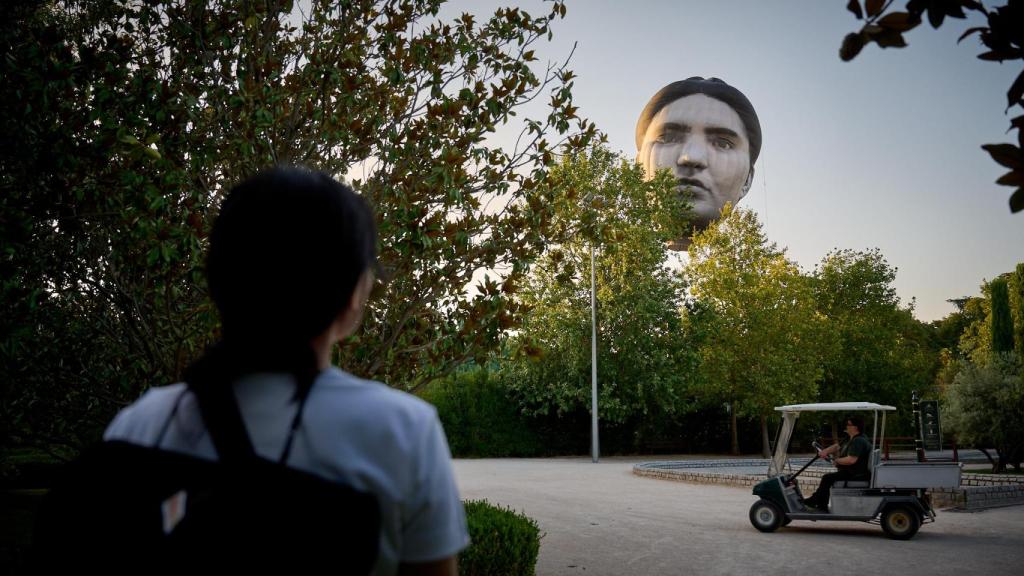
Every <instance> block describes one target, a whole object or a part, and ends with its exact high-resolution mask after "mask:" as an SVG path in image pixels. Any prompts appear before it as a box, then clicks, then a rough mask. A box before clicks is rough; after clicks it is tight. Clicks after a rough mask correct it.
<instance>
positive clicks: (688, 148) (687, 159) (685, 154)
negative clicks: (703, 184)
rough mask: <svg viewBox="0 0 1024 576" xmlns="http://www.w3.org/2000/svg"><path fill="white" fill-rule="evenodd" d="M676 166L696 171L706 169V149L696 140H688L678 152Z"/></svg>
mask: <svg viewBox="0 0 1024 576" xmlns="http://www.w3.org/2000/svg"><path fill="white" fill-rule="evenodd" d="M676 164H677V165H679V166H684V167H687V168H693V169H697V170H699V169H701V168H706V167H707V165H708V153H707V147H706V146H705V145H704V143H703V142H700V141H699V139H697V138H688V139H687V140H686V143H685V144H683V148H682V149H681V150H680V151H679V158H676Z"/></svg>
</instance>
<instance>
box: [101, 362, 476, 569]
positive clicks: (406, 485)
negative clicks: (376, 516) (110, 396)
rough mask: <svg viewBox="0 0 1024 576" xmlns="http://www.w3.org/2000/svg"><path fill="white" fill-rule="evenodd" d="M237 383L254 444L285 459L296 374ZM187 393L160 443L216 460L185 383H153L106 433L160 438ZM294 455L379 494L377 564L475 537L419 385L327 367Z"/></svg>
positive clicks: (300, 463)
mask: <svg viewBox="0 0 1024 576" xmlns="http://www.w3.org/2000/svg"><path fill="white" fill-rule="evenodd" d="M234 390H235V395H236V397H237V398H238V406H239V409H240V410H241V412H242V418H243V420H244V421H245V424H246V428H247V429H248V432H249V437H250V438H251V440H252V444H253V448H254V449H255V450H256V453H257V454H259V455H260V456H263V457H264V458H267V459H269V460H273V461H275V462H276V461H277V460H278V459H279V458H280V455H281V453H282V451H283V449H284V443H285V440H286V439H287V436H288V430H289V427H290V426H291V422H292V419H293V418H294V416H295V410H296V409H297V403H296V402H295V401H294V391H295V380H294V378H293V377H291V376H290V375H286V374H251V375H248V376H245V377H243V378H242V379H240V380H239V381H238V382H236V383H235V385H234ZM179 399H180V406H179V407H178V411H177V414H176V415H175V416H174V421H173V422H171V423H170V425H169V427H168V428H167V432H166V433H165V434H164V437H163V439H162V440H161V442H160V448H163V449H165V450H171V451H175V452H183V453H185V454H189V455H192V456H197V457H202V458H209V459H211V460H215V459H216V457H217V452H216V450H215V449H214V447H213V443H212V442H211V440H210V436H209V435H208V434H207V433H206V428H205V427H204V426H203V422H202V419H201V417H200V415H199V406H198V404H197V403H196V398H195V396H194V395H193V394H192V393H191V392H187V391H186V385H185V384H183V383H179V384H173V385H171V386H164V387H160V388H152V389H150V390H149V391H147V392H146V393H145V394H144V395H143V396H142V398H140V399H139V400H138V401H137V402H135V403H134V404H132V405H131V406H128V407H127V408H125V409H124V410H122V411H121V412H120V413H119V414H118V415H117V416H116V417H115V418H114V421H113V422H111V424H110V426H109V427H108V428H107V431H106V433H105V434H104V438H105V439H107V440H124V441H128V442H131V443H134V444H141V445H145V446H153V445H154V444H155V443H156V441H157V439H158V437H159V435H160V433H161V431H162V430H163V428H164V425H165V424H166V423H167V420H168V418H169V417H170V415H171V411H172V410H173V408H174V405H175V404H176V403H177V402H178V401H179ZM288 465H289V466H291V467H293V468H298V469H301V470H305V471H307V472H311V473H313V474H317V475H319V476H322V477H325V478H328V479H332V480H337V481H339V482H342V483H345V484H348V485H349V486H352V487H353V488H356V489H358V490H363V491H367V492H370V493H373V494H374V495H375V496H376V497H377V499H378V501H379V503H380V509H381V541H380V556H379V559H378V561H377V566H376V568H375V569H374V574H394V573H395V572H397V569H398V564H399V563H400V562H427V561H432V560H439V559H442V558H446V557H448V556H453V555H455V554H457V553H458V552H459V551H460V550H462V549H463V548H465V547H466V546H467V545H468V544H469V533H468V531H467V530H466V517H465V512H464V511H463V508H462V502H461V500H460V499H459V493H458V489H457V488H456V486H455V479H454V477H453V475H452V466H451V453H450V452H449V451H448V442H447V440H446V439H445V436H444V431H443V430H442V429H441V423H440V421H439V420H438V418H437V411H436V410H435V409H434V407H433V406H431V405H430V404H428V403H426V402H424V401H422V400H420V399H419V398H416V397H415V396H412V395H411V394H406V393H405V392H400V391H398V390H394V389H392V388H389V387H387V386H385V385H384V384H381V383H379V382H373V381H369V380H362V379H359V378H356V377H355V376H352V375H351V374H348V373H346V372H343V371H341V370H339V369H337V368H330V369H328V370H325V371H323V372H322V373H321V374H320V375H319V376H318V377H317V379H316V381H315V383H314V384H313V388H312V390H311V392H310V396H309V399H308V400H307V401H306V407H305V410H304V411H303V415H302V423H301V424H300V426H299V428H298V430H296V432H295V438H294V440H293V442H292V449H291V455H290V456H289V458H288Z"/></svg>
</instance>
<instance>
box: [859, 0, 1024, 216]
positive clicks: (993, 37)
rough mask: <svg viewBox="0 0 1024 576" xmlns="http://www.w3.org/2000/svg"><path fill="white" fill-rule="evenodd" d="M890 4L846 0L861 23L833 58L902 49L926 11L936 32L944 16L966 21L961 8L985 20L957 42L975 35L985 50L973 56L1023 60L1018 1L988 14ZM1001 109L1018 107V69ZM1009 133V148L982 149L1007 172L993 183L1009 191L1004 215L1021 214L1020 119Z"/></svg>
mask: <svg viewBox="0 0 1024 576" xmlns="http://www.w3.org/2000/svg"><path fill="white" fill-rule="evenodd" d="M892 3H893V0H864V2H863V8H862V3H861V0H849V2H848V3H847V5H846V7H847V9H848V10H850V12H853V14H854V15H855V16H856V17H857V19H858V20H864V26H863V27H861V29H860V31H859V32H851V33H849V34H847V35H846V37H845V38H843V43H842V46H841V47H840V48H839V57H840V58H842V59H843V60H844V61H849V60H853V59H854V58H856V57H857V54H859V53H860V51H861V49H863V48H864V46H865V45H866V44H868V43H870V42H874V43H875V44H877V45H878V46H879V47H880V48H903V47H904V46H906V45H907V42H906V40H904V38H903V33H904V32H907V31H909V30H912V29H914V28H916V27H917V26H918V25H919V24H921V19H922V16H924V15H925V13H927V17H928V22H929V23H930V24H931V25H932V28H935V29H938V28H939V26H941V25H942V23H943V21H944V20H945V19H946V17H947V16H948V17H951V18H966V13H965V12H964V11H965V10H968V11H973V12H978V13H979V14H981V15H982V16H984V17H985V19H986V23H987V25H986V26H976V27H974V28H969V29H968V30H967V31H966V32H964V33H963V34H962V35H961V36H960V39H959V40H958V42H962V41H963V40H964V39H965V38H967V37H969V36H971V35H972V34H978V36H979V37H980V39H981V43H982V44H983V45H984V46H985V48H987V51H985V52H983V53H982V54H979V55H978V58H979V59H981V60H987V61H994V62H999V63H1000V64H1001V63H1003V62H1004V61H1006V60H1010V61H1013V60H1024V27H1021V25H1020V23H1021V22H1024V1H1022V0H1008V1H1007V2H1006V4H1004V5H1003V6H999V7H996V8H993V9H991V10H989V9H987V8H985V7H984V6H983V5H982V4H981V2H978V1H977V0H909V1H908V2H907V4H906V11H904V12H887V10H888V9H889V7H890V6H892ZM1006 102H1007V104H1006V110H1007V111H1009V110H1010V108H1013V107H1014V106H1019V107H1021V108H1024V71H1022V72H1021V73H1020V74H1019V75H1018V76H1017V79H1016V80H1014V82H1013V84H1012V85H1011V86H1010V89H1009V90H1008V91H1007V92H1006ZM1010 130H1017V142H1018V145H1014V144H985V145H984V146H982V149H984V150H985V151H986V152H988V153H989V155H991V156H992V159H993V160H995V161H996V162H997V163H998V164H1000V165H1001V166H1005V167H1006V168H1009V169H1010V171H1009V172H1007V173H1006V174H1004V175H1003V176H1002V177H1001V178H999V179H998V180H996V184H1002V185H1004V186H1012V187H1015V188H1016V190H1015V191H1014V192H1013V193H1012V194H1011V195H1010V211H1011V212H1020V211H1021V210H1024V115H1021V116H1017V117H1015V118H1013V119H1012V120H1010Z"/></svg>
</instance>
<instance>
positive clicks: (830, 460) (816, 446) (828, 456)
mask: <svg viewBox="0 0 1024 576" xmlns="http://www.w3.org/2000/svg"><path fill="white" fill-rule="evenodd" d="M811 446H813V447H814V449H815V450H818V451H821V450H824V448H822V446H821V444H818V441H817V440H815V441H814V442H811ZM832 460H834V458H833V457H832V455H831V454H826V455H825V461H826V462H828V463H830V464H831V463H832Z"/></svg>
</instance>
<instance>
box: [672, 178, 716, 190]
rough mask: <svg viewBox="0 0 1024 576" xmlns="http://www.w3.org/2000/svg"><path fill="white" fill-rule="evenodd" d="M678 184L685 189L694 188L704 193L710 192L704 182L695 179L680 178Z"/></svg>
mask: <svg viewBox="0 0 1024 576" xmlns="http://www.w3.org/2000/svg"><path fill="white" fill-rule="evenodd" d="M676 182H678V183H679V186H681V187H684V188H694V189H697V190H703V191H704V192H710V190H708V187H707V186H705V185H704V183H703V182H701V181H700V180H697V179H694V178H679V179H677V180H676Z"/></svg>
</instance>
